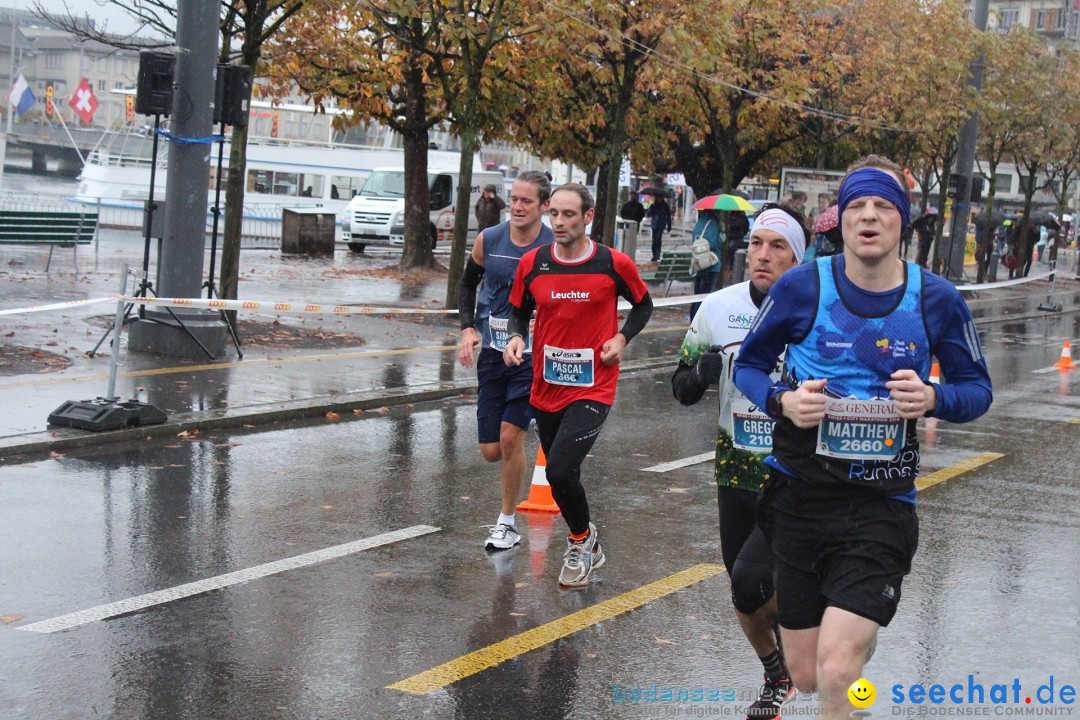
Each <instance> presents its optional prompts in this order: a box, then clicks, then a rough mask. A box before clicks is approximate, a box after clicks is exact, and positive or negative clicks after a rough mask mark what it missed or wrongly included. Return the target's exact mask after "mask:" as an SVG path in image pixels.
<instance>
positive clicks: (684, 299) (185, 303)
mask: <svg viewBox="0 0 1080 720" xmlns="http://www.w3.org/2000/svg"><path fill="white" fill-rule="evenodd" d="M1057 272H1059V273H1060V272H1064V271H1063V270H1058V271H1057ZM1052 274H1053V273H1052V272H1050V271H1046V272H1042V273H1039V274H1038V275H1030V276H1028V277H1025V278H1016V279H1014V280H999V281H998V282H992V283H980V284H978V285H957V286H956V289H957V290H959V291H960V292H976V291H978V290H993V289H996V288H1004V287H1012V286H1014V285H1023V284H1024V283H1029V282H1034V281H1035V280H1045V279H1046V278H1048V277H1050V276H1051V275H1052ZM707 297H708V294H704V295H680V296H678V297H666V298H653V307H674V306H677V305H688V304H690V303H696V302H701V301H702V300H704V299H705V298H707ZM120 299H123V300H124V301H125V302H129V303H136V304H139V303H141V304H143V305H162V306H171V307H189V308H196V309H205V310H263V311H268V312H279V313H297V314H308V315H321V314H331V315H455V314H457V310H444V309H442V308H438V309H424V308H389V307H373V306H370V305H326V304H316V303H298V302H296V303H294V302H273V301H268V300H222V299H217V298H160V297H125V298H121V297H120V296H119V295H112V296H110V297H103V298H90V299H88V300H69V301H68V302H62V303H53V304H51V305H31V306H28V307H21V308H11V309H9V310H0V316H2V315H18V314H20V313H32V312H44V311H46V310H63V309H65V308H72V307H78V306H81V305H95V304H97V303H103V302H116V301H117V300H120ZM631 307H632V306H631V305H630V303H628V302H627V301H625V300H620V301H619V306H618V308H619V310H629V309H630V308H631Z"/></svg>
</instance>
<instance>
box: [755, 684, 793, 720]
mask: <svg viewBox="0 0 1080 720" xmlns="http://www.w3.org/2000/svg"><path fill="white" fill-rule="evenodd" d="M794 694H795V683H793V682H791V678H788V677H784V678H780V679H778V680H772V679H770V678H768V677H766V678H765V684H763V685H762V686H761V689H760V690H758V699H757V700H755V701H754V704H753V705H751V706H750V707H749V708H747V710H746V720H778V719H779V717H780V706H781V705H783V704H784V703H786V702H787V701H788V700H790V699H791V697H792V696H793V695H794Z"/></svg>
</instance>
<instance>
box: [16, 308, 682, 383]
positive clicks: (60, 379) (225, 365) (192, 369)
mask: <svg viewBox="0 0 1080 720" xmlns="http://www.w3.org/2000/svg"><path fill="white" fill-rule="evenodd" d="M680 328H681V326H676V325H672V326H662V327H657V328H646V329H645V330H642V331H641V333H639V334H642V335H643V334H646V333H657V332H666V331H669V330H677V329H680ZM457 347H458V346H457V345H436V346H434V347H419V348H401V349H399V350H363V351H360V352H339V353H323V354H320V355H296V356H293V357H285V358H265V359H261V360H235V361H233V362H222V363H207V364H205V365H174V366H172V367H164V368H151V369H149V370H126V371H123V372H118V373H117V374H116V377H118V378H135V377H151V376H154V375H182V374H184V373H198V372H207V371H210V370H230V369H233V368H244V367H259V366H263V365H285V364H287V363H303V362H325V361H328V360H355V359H357V358H370V357H390V356H393V355H409V354H412V353H426V352H443V351H445V350H457ZM108 379H109V374H108V373H100V374H96V375H63V376H53V377H47V378H40V379H36V380H21V381H19V382H13V383H3V382H0V392H3V391H4V390H16V389H19V388H27V387H44V386H47V385H64V384H68V383H80V382H89V383H92V382H101V381H103V380H108Z"/></svg>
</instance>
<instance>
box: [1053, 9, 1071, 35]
mask: <svg viewBox="0 0 1080 720" xmlns="http://www.w3.org/2000/svg"><path fill="white" fill-rule="evenodd" d="M1054 12H1055V13H1057V22H1056V23H1054V27H1055V28H1057V29H1058V30H1064V29H1065V26H1066V25H1068V21H1069V19H1068V15H1067V14H1066V12H1065V11H1064V10H1055V11H1054Z"/></svg>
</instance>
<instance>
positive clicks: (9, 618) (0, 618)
mask: <svg viewBox="0 0 1080 720" xmlns="http://www.w3.org/2000/svg"><path fill="white" fill-rule="evenodd" d="M22 619H23V616H22V615H0V622H2V623H4V624H5V625H10V624H11V623H13V622H19V621H20V620H22Z"/></svg>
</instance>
